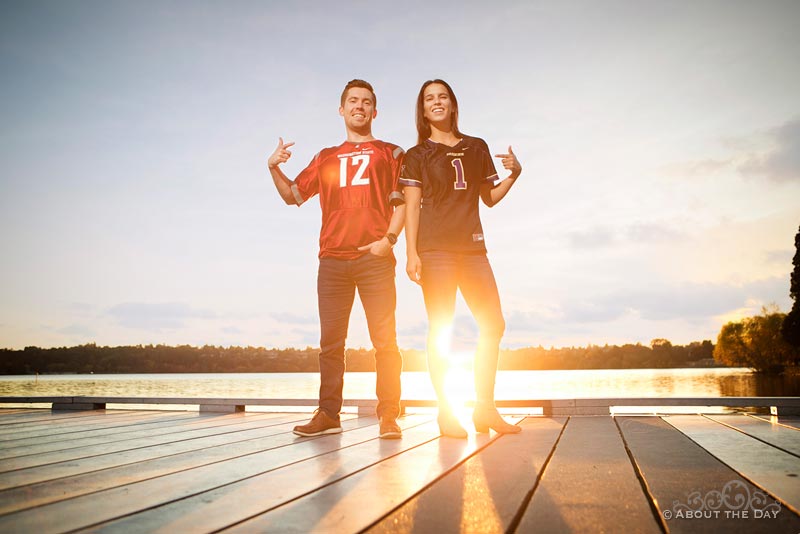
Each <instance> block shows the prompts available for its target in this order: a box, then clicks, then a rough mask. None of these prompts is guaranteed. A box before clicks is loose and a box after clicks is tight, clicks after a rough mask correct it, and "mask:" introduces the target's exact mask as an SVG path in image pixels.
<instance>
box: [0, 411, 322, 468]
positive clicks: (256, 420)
mask: <svg viewBox="0 0 800 534" xmlns="http://www.w3.org/2000/svg"><path fill="white" fill-rule="evenodd" d="M306 417H307V416H306V415H304V414H295V415H294V416H291V415H286V414H281V413H264V414H261V415H258V416H255V417H254V416H248V417H247V419H245V418H244V416H242V415H237V416H231V417H225V418H223V417H218V416H209V415H200V414H199V413H197V412H193V413H192V415H187V416H186V418H185V419H183V418H182V419H177V420H176V419H170V420H166V421H159V422H156V423H150V424H148V425H147V426H142V427H140V426H132V427H129V428H126V429H122V430H120V429H119V428H108V429H103V430H92V431H85V432H81V433H80V434H79V435H78V436H75V437H73V436H70V439H68V440H65V438H64V437H61V436H52V437H47V438H31V439H26V440H20V441H19V442H14V445H15V446H14V447H9V448H3V449H0V459H5V458H13V457H16V456H28V455H31V454H41V453H45V452H53V451H59V450H65V449H74V448H81V447H91V446H94V445H101V444H104V443H113V442H116V441H124V440H131V439H136V438H143V437H154V436H164V435H167V434H177V433H180V432H184V431H186V430H193V429H196V428H219V427H224V426H230V425H248V424H249V425H253V426H259V425H260V424H261V421H263V420H267V419H269V420H274V419H276V418H286V420H287V421H299V420H300V419H302V418H306ZM278 423H280V420H278V421H275V422H274V423H270V424H278Z"/></svg>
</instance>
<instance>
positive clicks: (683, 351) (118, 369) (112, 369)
mask: <svg viewBox="0 0 800 534" xmlns="http://www.w3.org/2000/svg"><path fill="white" fill-rule="evenodd" d="M713 350H714V345H713V344H712V343H711V341H708V340H706V341H703V342H694V343H690V344H689V345H685V346H682V345H672V343H670V342H669V341H668V340H665V339H654V340H653V341H652V342H651V344H650V346H647V345H642V344H639V343H637V344H635V345H634V344H626V345H622V346H618V345H604V346H599V345H589V346H588V347H568V348H549V349H546V348H544V347H541V346H540V347H527V348H522V349H506V350H503V351H501V355H500V369H501V370H527V369H535V370H543V369H628V368H652V367H704V366H713V365H715V363H714V361H713V359H712V354H713ZM402 352H403V368H404V370H406V371H425V370H427V366H426V362H425V352H424V351H419V350H413V349H408V350H403V351H402ZM318 353H319V349H318V348H314V347H306V348H305V349H294V348H287V349H278V348H271V349H270V348H265V347H239V346H232V347H218V346H214V345H205V346H202V347H195V346H191V345H179V346H169V345H132V346H118V347H104V346H98V345H96V344H94V343H89V344H85V345H78V346H74V347H59V348H39V347H25V348H24V349H23V350H13V349H0V374H5V375H12V374H34V373H42V374H44V373H81V374H88V373H98V374H100V373H112V374H113V373H275V372H279V373H295V372H316V371H318V370H319V365H318ZM346 359H347V370H348V371H374V370H375V359H374V351H373V350H367V349H348V351H347V355H346Z"/></svg>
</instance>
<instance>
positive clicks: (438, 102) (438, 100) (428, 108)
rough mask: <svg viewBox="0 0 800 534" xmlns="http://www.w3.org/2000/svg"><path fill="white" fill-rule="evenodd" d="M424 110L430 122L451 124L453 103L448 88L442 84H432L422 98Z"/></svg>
mask: <svg viewBox="0 0 800 534" xmlns="http://www.w3.org/2000/svg"><path fill="white" fill-rule="evenodd" d="M422 110H423V115H424V117H425V118H426V119H428V122H431V123H445V124H449V123H450V115H452V113H453V101H452V100H451V99H450V93H449V92H448V91H447V87H445V86H444V85H442V84H440V83H432V84H430V85H429V86H428V87H426V88H425V92H424V93H423V97H422Z"/></svg>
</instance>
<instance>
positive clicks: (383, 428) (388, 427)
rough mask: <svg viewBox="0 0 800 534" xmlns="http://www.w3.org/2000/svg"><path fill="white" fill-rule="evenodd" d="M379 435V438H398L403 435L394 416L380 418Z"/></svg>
mask: <svg viewBox="0 0 800 534" xmlns="http://www.w3.org/2000/svg"><path fill="white" fill-rule="evenodd" d="M380 422H381V424H380V430H379V434H378V435H379V437H380V438H381V439H400V438H402V437H403V431H402V430H400V425H398V424H397V421H396V420H395V418H394V417H390V416H386V417H381V418H380Z"/></svg>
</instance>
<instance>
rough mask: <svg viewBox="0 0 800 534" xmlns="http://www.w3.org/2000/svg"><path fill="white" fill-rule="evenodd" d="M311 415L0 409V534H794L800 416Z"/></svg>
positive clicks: (798, 528)
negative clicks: (393, 433)
mask: <svg viewBox="0 0 800 534" xmlns="http://www.w3.org/2000/svg"><path fill="white" fill-rule="evenodd" d="M662 400H663V399H659V402H660V401H662ZM308 417H309V414H308V413H282V412H249V411H235V410H234V411H233V413H210V412H194V411H191V412H190V411H166V410H118V409H114V410H111V409H106V410H87V411H52V410H50V409H41V408H7V409H0V532H2V533H26V534H27V533H36V534H39V533H48V532H125V533H129V532H165V533H166V532H169V533H170V534H175V533H181V534H182V533H195V532H198V533H205V532H220V531H223V532H237V533H238V532H244V533H251V532H302V533H308V532H335V533H348V532H370V533H405V532H419V533H428V532H433V533H437V534H444V533H448V532H468V533H473V532H476V533H483V532H487V533H492V532H626V533H627V532H654V533H657V532H691V533H694V532H748V533H749V532H769V533H783V532H786V533H797V532H800V515H798V512H799V511H800V417H797V416H769V415H753V414H722V415H721V414H694V415H663V416H656V415H650V416H633V415H631V416H620V415H617V416H613V417H612V416H608V415H596V416H590V415H547V416H545V415H537V416H523V415H515V416H509V417H508V418H509V419H510V420H513V421H515V422H516V423H517V424H518V425H520V426H522V428H523V432H522V433H520V434H517V435H508V436H501V435H497V434H494V433H492V434H490V435H487V434H481V435H476V434H475V433H474V431H473V432H471V434H470V438H469V439H468V440H457V439H451V438H442V437H440V436H439V432H438V427H437V425H436V422H435V417H434V415H433V414H430V413H407V414H406V415H404V416H403V417H402V418H401V419H400V424H401V426H402V427H403V438H402V439H400V440H380V439H378V429H377V420H376V419H375V418H374V417H373V416H370V415H365V414H357V413H352V414H345V415H343V417H342V426H343V428H344V432H343V433H342V434H338V435H328V436H321V437H316V438H301V437H298V436H295V435H294V434H292V432H291V430H292V427H293V426H294V425H296V424H299V423H301V422H304V421H306V420H307V419H308Z"/></svg>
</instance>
